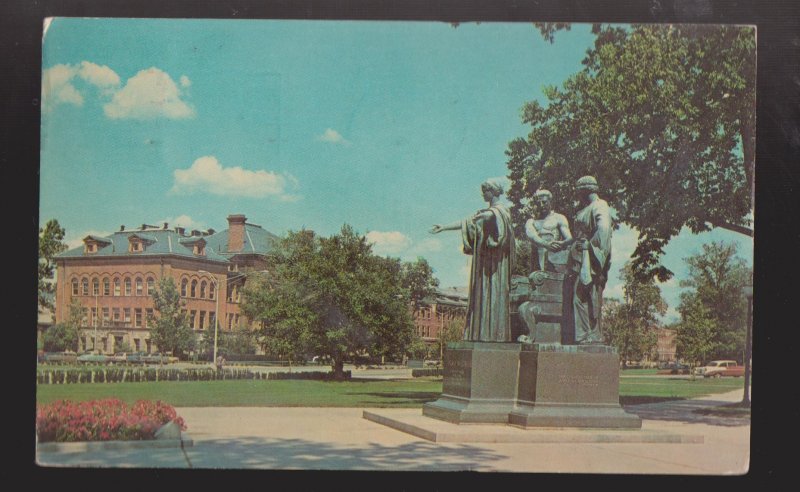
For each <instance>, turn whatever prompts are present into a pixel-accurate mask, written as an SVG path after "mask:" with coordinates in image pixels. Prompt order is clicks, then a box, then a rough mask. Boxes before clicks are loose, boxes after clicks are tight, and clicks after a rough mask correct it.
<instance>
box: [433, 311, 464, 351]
mask: <svg viewBox="0 0 800 492" xmlns="http://www.w3.org/2000/svg"><path fill="white" fill-rule="evenodd" d="M463 339H464V320H458V319H452V320H450V321H448V322H447V324H445V325H444V328H443V329H442V331H441V333H440V334H439V340H438V341H437V349H438V350H439V353H438V354H436V356H437V357H439V355H440V354H442V355H443V354H444V349H446V348H447V344H448V343H450V342H457V341H459V340H463Z"/></svg>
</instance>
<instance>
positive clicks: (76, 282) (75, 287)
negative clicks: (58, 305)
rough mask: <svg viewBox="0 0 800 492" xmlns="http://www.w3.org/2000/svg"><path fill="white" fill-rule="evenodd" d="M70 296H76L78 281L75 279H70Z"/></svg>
mask: <svg viewBox="0 0 800 492" xmlns="http://www.w3.org/2000/svg"><path fill="white" fill-rule="evenodd" d="M72 295H73V296H77V295H78V279H77V278H74V279H72Z"/></svg>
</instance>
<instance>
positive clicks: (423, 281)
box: [402, 258, 439, 311]
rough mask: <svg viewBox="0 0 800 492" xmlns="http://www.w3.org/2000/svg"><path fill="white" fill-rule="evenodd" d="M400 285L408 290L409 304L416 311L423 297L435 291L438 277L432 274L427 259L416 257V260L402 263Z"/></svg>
mask: <svg viewBox="0 0 800 492" xmlns="http://www.w3.org/2000/svg"><path fill="white" fill-rule="evenodd" d="M402 285H403V288H404V289H406V290H407V291H408V297H409V299H410V300H411V306H412V307H413V309H414V311H416V310H417V309H418V308H419V306H420V303H421V302H422V301H423V299H425V298H426V297H430V296H432V295H434V294H435V293H436V287H438V286H439V279H437V278H436V277H434V276H433V269H432V268H431V266H430V264H428V260H426V259H425V258H417V261H414V262H405V263H403V269H402Z"/></svg>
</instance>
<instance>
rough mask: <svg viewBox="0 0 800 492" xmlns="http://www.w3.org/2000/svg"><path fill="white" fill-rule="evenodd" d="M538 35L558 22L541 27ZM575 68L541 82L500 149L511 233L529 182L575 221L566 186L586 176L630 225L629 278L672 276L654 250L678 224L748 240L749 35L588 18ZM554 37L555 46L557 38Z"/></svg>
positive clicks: (520, 218) (736, 29) (738, 30)
mask: <svg viewBox="0 0 800 492" xmlns="http://www.w3.org/2000/svg"><path fill="white" fill-rule="evenodd" d="M538 27H539V28H540V29H541V31H542V33H543V35H544V36H545V39H550V40H551V41H552V39H553V35H554V32H555V31H557V30H559V29H563V28H564V26H563V25H558V24H547V25H538ZM593 33H594V34H595V35H596V39H595V42H594V45H593V46H592V47H591V48H590V49H589V50H588V51H587V54H586V58H585V59H584V60H583V68H582V69H581V70H580V71H579V72H578V73H575V74H573V75H572V76H570V77H569V78H568V79H567V80H566V81H565V82H564V83H563V84H562V86H561V87H553V86H548V87H545V89H544V96H545V99H546V104H544V105H542V104H540V103H539V102H538V101H531V102H528V103H526V104H525V106H524V108H523V110H522V120H523V122H524V123H526V124H529V125H530V126H531V131H530V133H529V135H528V136H527V138H517V139H515V140H513V141H511V142H510V143H509V145H508V149H507V151H506V154H507V156H508V161H507V165H508V169H509V178H510V180H511V187H510V190H509V193H508V196H509V199H510V200H511V202H512V204H513V206H512V210H511V212H512V217H513V219H514V222H515V226H516V230H517V232H518V233H519V234H520V235H522V234H523V231H522V227H523V225H524V223H525V220H526V218H527V215H526V214H527V213H529V211H528V210H526V203H527V202H528V201H529V200H530V198H531V197H532V195H533V193H534V192H535V191H536V189H538V188H547V189H549V190H550V191H552V192H553V195H554V201H555V202H556V209H557V210H559V211H560V212H561V213H565V214H566V215H567V216H568V217H571V216H574V213H575V212H576V211H577V210H576V208H577V203H576V202H574V201H573V200H572V197H573V196H574V191H573V190H574V183H575V181H576V180H577V178H579V177H580V176H583V175H587V174H590V175H593V176H595V177H596V178H597V179H598V181H599V183H600V186H601V196H602V197H603V198H604V199H606V200H607V201H608V202H609V204H610V205H611V206H612V207H614V209H615V210H616V212H617V219H618V220H619V221H621V222H623V223H626V224H628V225H630V226H632V227H634V228H636V229H637V230H638V231H639V241H638V244H637V247H636V249H635V251H634V253H633V256H632V259H633V268H634V271H635V272H637V275H642V277H643V278H648V277H651V276H653V275H656V276H657V277H658V279H659V280H661V281H665V280H667V279H669V278H670V277H671V275H672V272H670V271H669V270H668V269H667V268H666V267H664V266H663V265H661V264H660V257H661V255H662V254H663V248H664V246H665V245H666V244H667V242H668V241H669V240H670V238H672V237H673V236H675V235H677V234H678V233H679V232H680V231H681V228H682V227H684V226H686V227H688V228H689V229H690V230H691V231H692V232H695V233H698V232H701V231H705V230H709V229H710V228H712V227H722V228H726V229H729V230H732V231H736V232H739V233H742V234H747V235H752V214H751V210H752V203H753V195H752V193H753V172H754V162H755V31H754V29H752V28H751V27H747V26H702V25H680V26H675V25H673V26H665V25H634V26H631V27H630V28H622V27H618V26H601V25H595V26H594V27H593ZM555 42H558V41H555Z"/></svg>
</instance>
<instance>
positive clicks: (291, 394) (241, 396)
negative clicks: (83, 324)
mask: <svg viewBox="0 0 800 492" xmlns="http://www.w3.org/2000/svg"><path fill="white" fill-rule="evenodd" d="M742 385H743V382H742V379H741V378H736V379H732V378H722V379H705V380H704V379H698V380H696V381H691V380H688V379H677V378H676V379H672V378H624V379H621V380H620V397H621V401H622V402H623V403H638V402H647V401H660V400H666V399H679V398H692V397H695V396H701V395H708V394H713V393H724V392H726V391H731V390H734V389H737V388H741V387H742ZM441 391H442V381H441V379H434V378H418V379H414V380H394V381H392V380H388V381H387V380H368V379H354V380H352V381H345V382H324V381H298V380H294V381H292V380H283V381H277V380H272V381H253V380H233V381H196V382H179V381H161V382H147V383H115V384H64V385H61V384H56V385H39V386H37V391H36V401H37V402H38V403H48V402H51V401H54V400H61V399H68V400H73V401H83V400H94V399H99V398H119V399H121V400H124V401H126V402H134V401H136V400H162V401H164V402H166V403H169V404H171V405H173V406H177V407H207V406H214V407H225V406H231V407H232V406H312V407H326V406H328V407H391V408H415V407H421V406H422V404H423V403H425V402H427V401H432V400H435V399H436V398H437V397H438V396H439V394H440V393H441Z"/></svg>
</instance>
